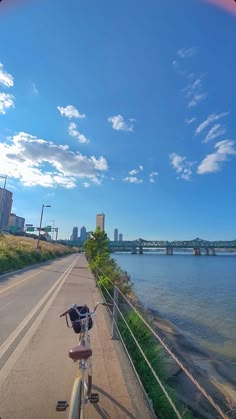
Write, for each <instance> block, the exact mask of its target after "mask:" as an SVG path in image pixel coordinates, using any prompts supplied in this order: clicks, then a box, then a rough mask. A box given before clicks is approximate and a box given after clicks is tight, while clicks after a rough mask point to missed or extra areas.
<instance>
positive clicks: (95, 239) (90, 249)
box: [84, 227, 109, 263]
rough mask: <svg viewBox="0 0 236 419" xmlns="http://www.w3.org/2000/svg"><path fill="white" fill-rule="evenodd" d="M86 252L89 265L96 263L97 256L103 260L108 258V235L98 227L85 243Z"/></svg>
mask: <svg viewBox="0 0 236 419" xmlns="http://www.w3.org/2000/svg"><path fill="white" fill-rule="evenodd" d="M84 250H85V254H86V256H87V258H88V261H89V263H91V262H94V259H96V257H97V256H99V257H100V258H102V259H105V258H108V256H109V247H108V238H107V234H106V233H105V232H104V231H101V229H100V228H99V227H98V228H97V229H96V231H95V232H94V233H93V234H92V235H91V236H90V238H89V239H88V240H86V242H85V243H84Z"/></svg>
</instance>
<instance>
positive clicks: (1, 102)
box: [0, 92, 15, 115]
mask: <svg viewBox="0 0 236 419" xmlns="http://www.w3.org/2000/svg"><path fill="white" fill-rule="evenodd" d="M14 99H15V98H14V96H13V95H10V94H9V93H1V92H0V114H3V115H5V113H6V110H7V109H8V108H14Z"/></svg>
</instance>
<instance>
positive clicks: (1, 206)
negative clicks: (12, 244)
mask: <svg viewBox="0 0 236 419" xmlns="http://www.w3.org/2000/svg"><path fill="white" fill-rule="evenodd" d="M11 207H12V192H10V191H8V190H7V189H3V188H0V230H7V228H8V221H9V217H10V214H11Z"/></svg>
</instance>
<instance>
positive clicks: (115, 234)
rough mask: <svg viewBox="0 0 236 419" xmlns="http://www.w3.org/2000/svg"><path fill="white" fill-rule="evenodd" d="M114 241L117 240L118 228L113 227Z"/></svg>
mask: <svg viewBox="0 0 236 419" xmlns="http://www.w3.org/2000/svg"><path fill="white" fill-rule="evenodd" d="M114 241H115V242H118V228H115V230H114Z"/></svg>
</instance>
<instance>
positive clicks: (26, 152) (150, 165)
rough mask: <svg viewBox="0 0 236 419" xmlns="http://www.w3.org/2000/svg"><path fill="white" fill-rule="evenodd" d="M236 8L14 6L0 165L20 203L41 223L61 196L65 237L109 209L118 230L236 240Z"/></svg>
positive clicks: (10, 8) (80, 1) (192, 0)
mask: <svg viewBox="0 0 236 419" xmlns="http://www.w3.org/2000/svg"><path fill="white" fill-rule="evenodd" d="M214 3H216V4H214ZM217 3H218V4H219V5H220V4H221V6H223V7H217ZM235 9H236V4H235V2H234V1H233V0H232V2H231V0H225V1H223V0H209V2H206V1H201V0H188V1H186V0H179V1H156V0H146V1H145V2H143V1H139V0H125V1H124V0H121V1H120V2H118V3H117V2H112V1H108V0H100V1H99V2H96V1H94V0H70V2H66V1H61V2H58V1H56V0H50V1H45V0H40V1H39V0H34V1H33V0H32V1H30V0H28V1H21V2H20V1H11V2H10V1H8V2H7V0H5V2H4V1H2V2H1V3H0V39H1V43H0V63H1V65H0V174H2V175H4V174H7V175H8V182H7V187H8V189H9V190H11V191H12V192H13V193H14V203H13V210H14V212H16V213H17V214H18V215H20V216H24V217H25V218H26V222H27V223H33V224H34V225H35V226H38V224H39V217H40V211H41V205H42V204H43V203H44V204H45V205H46V204H50V205H51V206H52V207H51V208H47V209H45V213H44V221H45V224H51V221H49V220H55V225H56V226H58V227H59V236H60V237H63V238H68V237H69V235H70V234H71V231H72V228H73V226H78V227H79V228H80V227H81V226H83V225H85V226H86V228H87V229H88V230H93V229H94V228H95V217H96V214H97V213H101V212H104V213H105V216H106V231H107V233H108V236H109V237H110V238H113V231H114V228H118V229H119V232H121V233H123V235H124V239H135V238H138V237H142V238H144V239H163V240H164V239H166V240H174V239H176V240H178V239H179V240H180V239H192V238H195V237H201V238H204V239H208V240H217V239H235V238H236V233H235V213H236V212H235V209H236V197H235V187H234V184H235V167H236V143H235V137H236V120H235V109H236V106H235V105H236V103H235V102H236V82H235V67H236V49H235V39H236V11H235ZM234 12H235V13H234ZM0 182H1V180H0ZM2 183H3V182H1V184H2Z"/></svg>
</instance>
